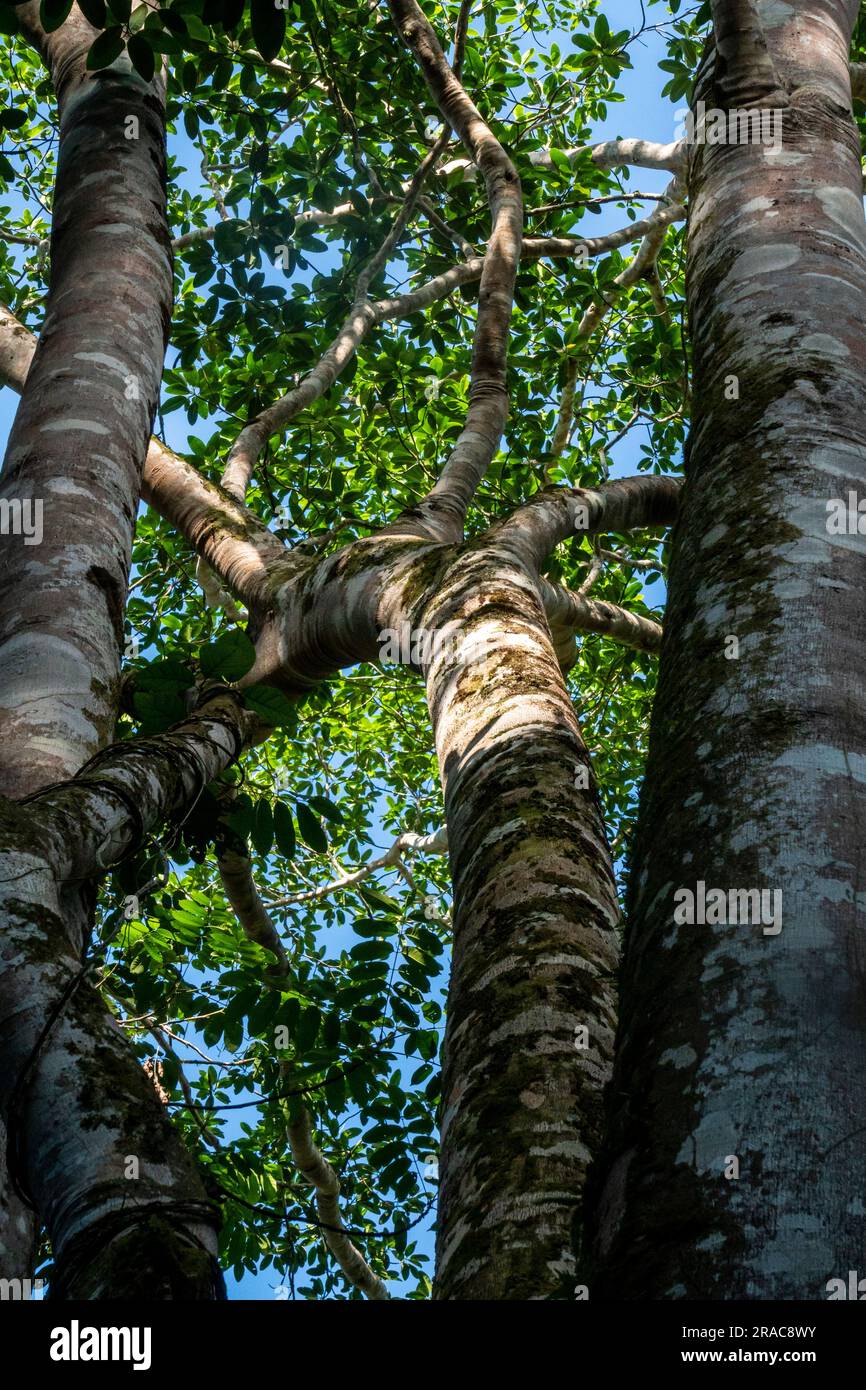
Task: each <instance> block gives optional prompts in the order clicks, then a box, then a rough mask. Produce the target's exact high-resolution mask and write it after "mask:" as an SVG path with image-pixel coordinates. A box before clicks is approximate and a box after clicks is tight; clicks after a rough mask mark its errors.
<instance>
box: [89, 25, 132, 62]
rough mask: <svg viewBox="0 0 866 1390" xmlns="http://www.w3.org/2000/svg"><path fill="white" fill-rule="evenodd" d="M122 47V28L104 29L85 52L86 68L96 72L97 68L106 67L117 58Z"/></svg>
mask: <svg viewBox="0 0 866 1390" xmlns="http://www.w3.org/2000/svg"><path fill="white" fill-rule="evenodd" d="M123 49H124V43H123V30H122V29H120V28H119V27H115V28H112V29H106V30H105V32H104V33H102V34H100V35H99V38H98V39H94V41H93V43H92V44H91V45H90V51H89V53H88V54H87V69H88V71H89V72H96V71H97V70H98V69H99V68H107V67H109V66H110V64H111V63H113V62H114V60H115V58H119V57H120V55H121V53H122V52H123Z"/></svg>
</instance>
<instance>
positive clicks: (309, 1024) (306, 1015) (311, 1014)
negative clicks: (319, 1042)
mask: <svg viewBox="0 0 866 1390" xmlns="http://www.w3.org/2000/svg"><path fill="white" fill-rule="evenodd" d="M321 1021H322V1015H321V1014H320V1013H319V1010H318V1009H316V1008H309V1009H302V1010H301V1016H300V1018H299V1019H298V1026H297V1028H296V1029H295V1034H294V1036H295V1043H296V1044H297V1047H298V1051H299V1052H308V1051H309V1050H310V1048H311V1047H312V1046H313V1043H314V1042H315V1041H316V1038H317V1037H318V1035H319V1024H320V1023H321Z"/></svg>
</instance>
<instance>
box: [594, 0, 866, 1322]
mask: <svg viewBox="0 0 866 1390" xmlns="http://www.w3.org/2000/svg"><path fill="white" fill-rule="evenodd" d="M755 8H756V12H757V17H758V19H759V20H760V21H761V22H762V24H763V32H764V35H765V37H766V40H767V44H768V48H769V52H770V54H771V56H772V59H773V61H774V65H775V70H776V72H777V73H778V75H779V78H780V80H781V82H782V84H783V85H784V87H785V88H786V90H787V92H788V94H789V104H788V106H787V107H786V108H785V110H784V117H783V141H782V148H781V150H780V151H779V152H777V153H774V152H773V151H772V150H771V149H768V148H764V147H762V146H761V145H757V144H748V145H740V144H731V145H727V146H725V145H716V146H710V145H699V146H696V147H695V149H694V151H693V159H692V170H691V177H690V190H691V197H692V204H691V214H690V226H689V251H688V301H689V314H690V320H691V330H692V340H693V345H694V401H695V412H694V420H693V428H692V434H691V439H690V444H689V450H688V459H687V470H686V487H685V493H684V498H683V507H682V513H681V518H680V521H679V524H678V526H677V528H676V531H675V535H674V540H673V547H672V557H671V566H670V582H669V599H668V607H667V614H666V618H665V638H664V642H663V647H662V655H661V670H660V677H659V688H658V696H657V700H656V704H655V711H654V716H653V723H652V732H651V740H650V758H649V766H648V771H647V778H646V784H645V787H644V792H643V797H642V802H641V811H640V822H639V829H638V836H637V843H636V847H635V854H634V863H633V867H632V873H631V883H630V891H629V898H628V911H627V917H628V927H627V936H626V946H625V963H624V971H623V985H622V1001H621V1018H622V1025H621V1031H620V1036H619V1039H618V1044H617V1063H616V1075H615V1079H614V1084H613V1086H612V1088H611V1097H612V1106H611V1132H610V1141H609V1144H608V1145H607V1151H606V1154H605V1157H604V1161H603V1163H602V1164H600V1165H599V1170H598V1173H597V1175H596V1178H595V1180H594V1193H593V1199H594V1200H593V1204H592V1210H593V1215H592V1218H591V1220H592V1234H593V1242H594V1248H593V1257H592V1260H591V1261H590V1262H588V1265H587V1270H588V1278H589V1284H590V1297H591V1298H593V1297H595V1298H599V1297H601V1298H612V1299H629V1298H693V1299H700V1298H708V1299H714V1298H751V1299H769V1298H801V1299H822V1298H825V1297H827V1281H828V1280H829V1279H830V1278H833V1277H837V1276H842V1277H844V1276H845V1273H846V1271H847V1270H848V1269H849V1268H850V1269H856V1268H857V1266H858V1265H861V1266H862V1258H863V1249H864V1239H866V1208H864V1205H863V1200H862V1194H863V1192H864V1190H866V1146H864V1144H863V1129H864V1123H866V1119H864V1096H866V1030H864V1026H863V1025H864V1007H866V993H864V978H866V976H864V966H866V933H864V923H866V885H864V881H863V867H862V866H863V845H862V838H863V825H864V823H866V686H864V681H863V675H862V673H863V645H864V638H866V626H864V610H863V598H862V596H863V592H864V587H866V541H864V537H863V535H862V534H860V533H858V532H857V529H856V525H855V529H854V532H853V533H851V532H850V531H849V532H848V533H846V534H838V535H836V534H832V533H830V531H829V530H828V525H827V521H828V511H827V503H828V501H830V500H831V499H833V498H841V499H847V498H848V494H849V492H851V491H853V492H854V493H855V494H856V495H860V496H862V495H863V487H864V468H866V351H864V341H863V322H864V317H866V225H864V217H863V206H862V175H861V168H860V142H859V139H858V135H857V131H856V129H855V127H854V124H853V122H852V120H851V117H850V113H849V109H848V102H849V94H848V66H847V53H848V46H849V38H850V32H851V26H852V24H853V21H854V18H855V14H856V9H857V6H856V5H855V4H853V3H846V4H842V3H839V2H838V0H823V3H817V0H816V3H811V4H807V5H799V6H797V7H796V9H794V8H793V7H791V6H788V5H779V4H775V3H773V4H771V3H767V4H758V5H757V6H756V7H755ZM707 74H708V76H707V83H709V82H711V81H712V73H711V70H710V69H708V70H707ZM707 83H705V84H704V85H703V88H702V90H700V91H699V92H698V93H697V95H698V96H703V97H704V98H705V99H707V100H708V101H710V100H712V88H711V87H709V86H708V85H707ZM732 638H735V639H736V644H735V643H733V642H732V641H731V640H729V639H732ZM699 881H703V882H704V883H705V885H706V889H707V890H709V889H710V887H716V886H718V887H719V888H721V889H722V890H724V892H725V893H728V892H729V891H730V890H749V889H763V890H768V891H770V892H775V891H779V892H781V894H782V914H781V930H779V931H776V930H775V927H774V926H771V927H770V930H769V931H767V930H765V925H769V924H768V923H766V924H765V923H764V922H762V921H756V920H755V913H754V909H752V910H751V911H750V912H749V913H747V914H746V915H747V919H748V920H746V921H745V922H743V921H742V920H741V921H739V922H732V921H730V917H731V916H732V915H733V914H732V913H731V911H730V908H727V907H726V911H725V914H724V915H725V918H727V919H728V920H727V922H726V921H724V920H723V921H721V922H713V921H712V916H711V920H710V922H709V924H707V925H701V924H700V923H699V922H696V923H695V924H694V925H689V924H688V923H687V922H681V923H677V922H676V921H675V920H674V911H675V902H674V894H675V893H676V891H677V889H680V888H687V889H691V890H694V891H695V892H697V883H698V882H699ZM680 901H681V902H682V899H680ZM708 915H709V914H708ZM712 915H717V914H712ZM736 916H737V917H741V913H740V910H739V908H738V909H737V913H736ZM737 1171H738V1175H737Z"/></svg>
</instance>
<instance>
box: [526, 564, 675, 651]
mask: <svg viewBox="0 0 866 1390" xmlns="http://www.w3.org/2000/svg"><path fill="white" fill-rule="evenodd" d="M540 590H541V601H542V603H543V604H544V611H545V613H546V614H547V620H548V622H549V623H550V630H551V636H552V638H553V643H554V646H555V647H556V648H557V655H560V654H561V650H562V647H563V643H564V639H565V638H566V637H571V636H573V634H574V633H575V632H597V633H600V634H601V635H602V636H604V637H611V638H613V640H614V641H615V642H621V643H622V644H623V646H626V647H634V648H635V649H636V650H637V651H641V652H656V651H658V649H659V647H660V646H661V640H662V629H661V627H660V626H659V624H658V623H656V622H653V621H652V619H651V618H643V617H641V616H640V615H639V614H637V613H630V612H629V611H628V610H627V609H626V608H621V607H620V606H619V605H618V604H616V603H607V602H606V601H605V600H603V599H592V598H587V597H586V595H585V594H576V593H574V592H573V591H572V590H571V589H565V588H563V587H562V586H561V585H559V584H551V583H550V581H549V580H547V579H544V578H542V579H541V581H540Z"/></svg>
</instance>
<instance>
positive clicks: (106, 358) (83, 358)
mask: <svg viewBox="0 0 866 1390" xmlns="http://www.w3.org/2000/svg"><path fill="white" fill-rule="evenodd" d="M73 356H74V357H75V359H76V361H78V362H99V363H100V364H101V365H102V366H103V367H108V369H109V371H117V372H120V373H121V374H122V375H123V376H126V375H127V373H128V371H129V363H128V362H121V360H120V358H119V357H111V356H110V354H109V353H107V352H76V353H73Z"/></svg>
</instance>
